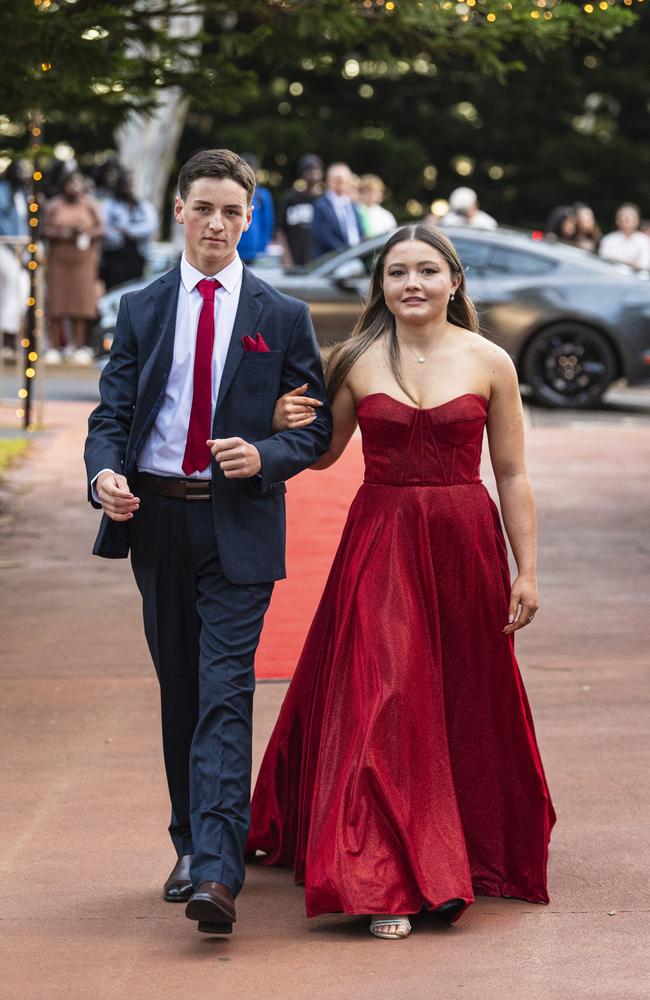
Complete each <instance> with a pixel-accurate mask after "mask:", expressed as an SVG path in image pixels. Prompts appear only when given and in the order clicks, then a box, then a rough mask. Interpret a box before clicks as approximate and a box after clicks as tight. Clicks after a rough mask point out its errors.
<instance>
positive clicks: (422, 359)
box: [398, 338, 436, 365]
mask: <svg viewBox="0 0 650 1000" xmlns="http://www.w3.org/2000/svg"><path fill="white" fill-rule="evenodd" d="M398 343H399V344H400V346H401V345H402V343H403V342H402V341H401V340H399V338H398ZM404 347H406V348H407V349H408V350H409V351H410V352H411V354H412V355H413V357H414V358H415V359H416V361H417V363H418V364H419V365H423V364H424V362H425V361H426V360H427V358H428V357H429V355H430V354H433V352H434V351H435V349H436V348H435V346H434V347H432V348H431V350H430V351H428V352H427V353H426V354H418V352H417V351H415V350H413V348H412V347H411V345H410V344H407V343H404Z"/></svg>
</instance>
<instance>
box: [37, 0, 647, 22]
mask: <svg viewBox="0 0 650 1000" xmlns="http://www.w3.org/2000/svg"><path fill="white" fill-rule="evenodd" d="M41 2H43V0H41ZM644 2H645V0H596V2H594V3H589V2H587V3H583V4H582V9H583V11H584V12H585V14H596V13H597V12H598V11H607V10H610V9H611V8H613V7H617V6H623V7H633V6H634V5H635V4H640V3H644ZM407 3H408V4H409V5H411V6H412V5H413V0H360V6H361V7H363V8H365V9H366V10H369V11H370V10H382V11H385V12H386V13H388V14H391V13H392V12H393V11H397V10H398V9H399V8H400V7H404V6H405V5H406V4H407ZM563 3H565V0H532V2H531V6H532V8H533V9H532V10H531V11H530V17H531V18H532V19H533V20H534V21H541V20H544V21H550V20H552V19H553V17H554V16H555V15H554V13H553V11H554V9H555V8H559V7H561V6H562V5H563ZM415 7H416V9H418V10H422V11H424V10H426V9H427V8H428V9H430V10H431V9H433V10H453V9H455V11H456V14H458V16H459V17H460V20H461V21H469V20H470V19H471V18H474V17H476V16H479V17H481V18H482V19H484V20H485V21H486V22H487V23H488V24H494V22H495V21H496V20H497V16H498V14H499V13H500V11H505V12H506V13H508V12H510V11H511V10H512V9H513V4H512V3H510V2H509V0H506V2H505V3H501V4H499V3H495V0H453V2H452V0H419V2H416V3H415ZM494 7H496V8H497V10H496V11H495V10H494V9H490V8H494ZM486 8H487V9H486Z"/></svg>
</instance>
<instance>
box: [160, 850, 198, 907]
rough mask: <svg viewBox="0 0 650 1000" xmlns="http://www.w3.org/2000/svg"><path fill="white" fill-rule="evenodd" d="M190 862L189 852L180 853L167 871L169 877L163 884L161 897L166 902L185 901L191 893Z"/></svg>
mask: <svg viewBox="0 0 650 1000" xmlns="http://www.w3.org/2000/svg"><path fill="white" fill-rule="evenodd" d="M191 863H192V855H191V854H181V856H180V857H179V859H178V861H177V862H176V864H175V865H174V867H173V868H172V870H171V872H170V873H169V878H168V879H167V881H166V882H165V884H164V886H163V899H166V900H167V902H168V903H187V901H188V899H189V898H190V896H191V895H192V888H193V887H192V880H191V879H190V864H191Z"/></svg>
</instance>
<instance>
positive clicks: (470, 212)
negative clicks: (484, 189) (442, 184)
mask: <svg viewBox="0 0 650 1000" xmlns="http://www.w3.org/2000/svg"><path fill="white" fill-rule="evenodd" d="M441 225H443V226H473V227H474V228H475V229H496V228H497V225H498V223H497V220H496V219H493V218H492V216H491V215H488V214H487V212H483V211H482V210H481V207H480V205H479V203H478V196H477V194H476V191H473V190H472V188H468V187H458V188H455V190H454V191H452V192H451V194H450V195H449V211H448V212H447V214H446V215H445V216H444V218H443V220H442V223H441Z"/></svg>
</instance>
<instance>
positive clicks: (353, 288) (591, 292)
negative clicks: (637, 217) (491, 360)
mask: <svg viewBox="0 0 650 1000" xmlns="http://www.w3.org/2000/svg"><path fill="white" fill-rule="evenodd" d="M445 232H446V233H447V235H448V236H449V237H450V238H451V240H452V241H453V243H454V245H455V246H456V248H457V250H458V253H459V255H460V258H461V261H462V263H463V267H464V268H465V272H466V277H467V283H468V287H469V293H470V295H471V296H472V298H473V300H474V301H475V303H476V305H477V307H478V310H479V315H480V318H481V327H482V331H483V333H485V335H486V336H487V337H489V338H490V340H493V341H494V342H495V343H497V344H499V345H500V346H501V347H503V348H504V349H505V350H506V351H507V352H508V354H510V356H511V357H512V359H513V361H514V362H515V364H516V366H517V371H518V373H519V379H520V381H521V382H522V383H525V384H527V385H528V386H530V389H531V390H532V392H533V394H534V396H535V397H536V398H537V399H538V400H539V401H540V402H543V403H546V404H550V405H552V406H561V407H588V406H592V405H593V404H594V403H596V402H597V401H598V400H599V399H600V397H601V396H602V394H603V393H604V392H605V390H606V389H607V387H608V386H609V385H610V384H611V383H612V382H614V381H616V380H617V379H619V378H625V379H627V381H628V383H630V384H634V383H637V382H640V381H643V380H645V379H648V378H650V281H649V280H647V277H648V276H647V275H645V276H642V275H638V274H635V273H634V272H633V271H631V270H630V269H629V268H626V267H624V266H623V265H615V264H611V263H609V262H607V261H604V260H601V259H600V258H599V257H596V256H594V255H593V254H590V253H587V252H585V251H583V250H577V249H574V248H573V247H569V246H564V245H562V244H558V243H548V242H546V241H543V240H542V241H536V240H534V239H533V238H532V237H531V236H530V235H528V234H525V233H520V232H516V231H511V230H505V229H499V230H492V231H489V232H481V231H477V230H474V229H469V228H467V227H464V228H460V227H451V226H450V227H448V228H446V229H445ZM386 238H387V237H386V236H381V237H377V238H375V239H372V240H367V241H365V242H364V243H361V244H359V246H357V247H353V248H351V249H349V250H343V251H341V252H337V253H334V254H328V255H327V256H325V257H321V258H319V259H318V260H315V261H312V262H311V263H310V264H308V265H306V266H305V267H303V268H294V269H292V270H288V271H283V270H281V269H276V268H272V267H269V268H266V267H262V266H260V267H259V268H258V269H257V271H258V273H259V275H260V277H264V278H265V279H266V280H267V281H269V282H270V283H271V284H272V285H274V286H275V287H276V288H278V289H279V290H280V291H283V292H287V293H288V294H289V295H295V296H296V297H297V298H300V299H304V301H305V302H307V303H308V304H309V308H310V310H311V314H312V317H313V320H314V325H315V327H316V334H317V336H318V340H319V343H320V344H321V345H323V346H325V345H327V344H330V343H334V342H335V341H339V340H342V339H344V338H345V337H347V336H348V335H349V333H350V331H351V330H352V327H353V326H354V324H355V322H356V320H357V318H358V316H359V313H360V311H361V303H362V299H363V296H364V295H365V294H366V292H367V289H368V276H369V274H370V271H371V269H372V262H373V259H374V257H375V255H376V254H377V252H378V250H379V249H380V248H381V246H382V245H383V243H384V241H385V240H386Z"/></svg>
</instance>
